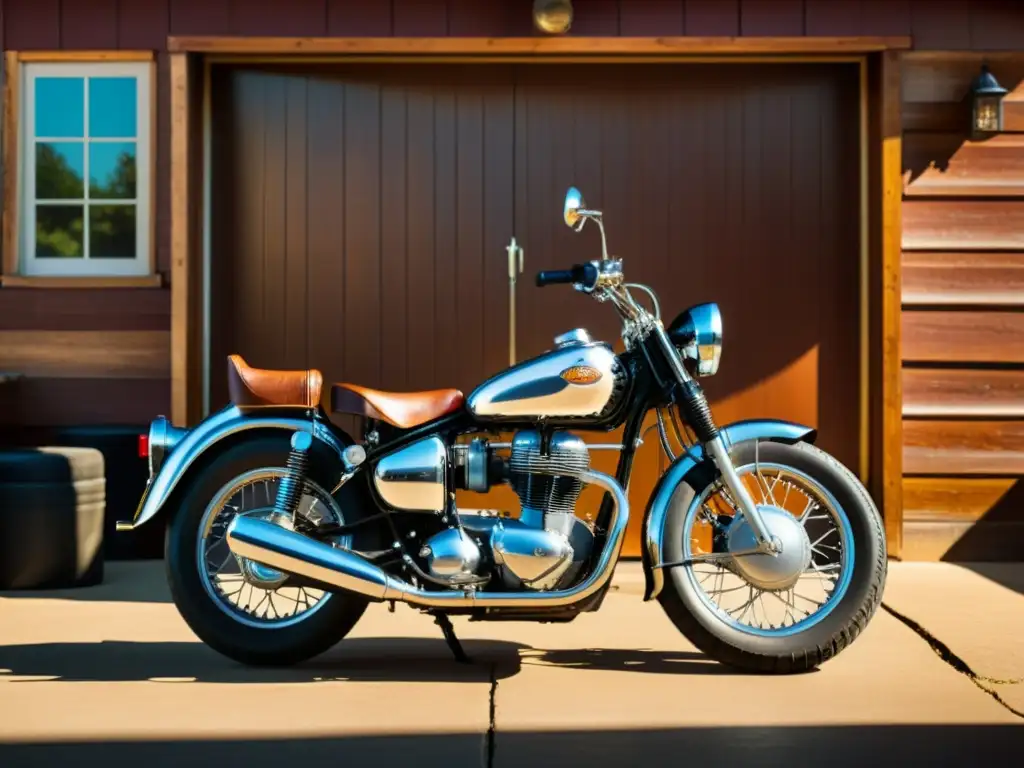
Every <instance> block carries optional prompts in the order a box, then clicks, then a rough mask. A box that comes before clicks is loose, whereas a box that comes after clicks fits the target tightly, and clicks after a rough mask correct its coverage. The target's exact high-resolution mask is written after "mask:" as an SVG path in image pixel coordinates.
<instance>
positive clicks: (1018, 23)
mask: <svg viewBox="0 0 1024 768" xmlns="http://www.w3.org/2000/svg"><path fill="white" fill-rule="evenodd" d="M970 11H971V48H973V49H974V50H976V51H986V50H987V51H1020V50H1024V5H1022V4H1021V3H1020V2H1019V1H1018V0H974V2H972V3H971V8H970Z"/></svg>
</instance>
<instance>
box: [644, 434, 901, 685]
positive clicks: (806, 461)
mask: <svg viewBox="0 0 1024 768" xmlns="http://www.w3.org/2000/svg"><path fill="white" fill-rule="evenodd" d="M757 454H758V458H759V460H760V461H761V462H773V463H775V464H782V465H787V466H790V467H793V468H794V469H797V470H799V471H800V472H803V473H805V474H806V475H808V476H810V477H812V478H813V479H814V480H815V481H816V482H817V483H819V484H820V485H821V486H822V487H823V488H824V489H825V490H827V491H828V492H829V493H830V494H831V495H832V497H834V499H835V500H836V501H837V502H838V504H839V505H840V506H841V507H842V509H843V511H844V512H845V514H846V517H847V519H848V520H849V523H850V528H851V534H852V537H853V544H854V563H853V573H852V577H851V579H850V582H849V585H848V586H847V588H846V591H845V594H843V595H842V596H841V597H839V599H838V602H837V603H836V604H835V605H834V606H833V607H832V608H831V611H830V613H828V615H826V616H824V618H822V619H821V620H820V621H819V622H818V623H817V624H813V625H811V626H809V627H808V628H807V629H806V630H804V631H798V632H795V633H793V634H789V635H781V636H771V637H766V636H759V635H755V634H749V633H746V632H744V631H742V630H740V629H737V628H735V627H733V626H731V625H729V624H728V623H726V622H725V621H724V620H723V619H722V618H721V617H720V616H719V615H718V613H716V612H715V611H714V610H713V609H712V608H710V607H709V606H708V605H707V603H706V602H705V601H704V599H702V595H700V594H698V593H697V592H696V591H695V588H694V586H693V582H692V580H691V578H689V574H688V573H687V570H688V568H687V566H680V567H677V568H671V569H667V571H666V573H665V584H664V587H663V589H662V591H661V594H660V595H659V596H658V600H659V602H660V603H661V606H662V608H664V610H665V613H666V614H668V617H669V619H670V620H671V621H672V623H673V624H675V626H676V628H677V629H678V630H679V631H680V632H682V633H683V635H685V636H686V638H687V639H688V640H689V641H690V642H691V643H693V644H694V645H695V646H697V648H699V649H700V650H701V651H703V652H704V653H706V654H707V655H708V656H710V657H712V658H714V659H715V660H717V661H720V662H722V663H723V664H728V665H730V666H733V667H737V668H739V669H742V670H745V671H749V672H758V673H774V674H791V673H797V672H805V671H808V670H810V669H814V668H815V667H817V666H819V665H820V664H821V663H822V662H825V661H827V660H829V659H831V658H833V657H834V656H836V655H837V654H838V653H839V652H840V651H842V650H843V649H844V648H847V647H848V646H849V645H850V644H851V643H852V642H853V641H854V640H855V639H856V638H857V636H858V635H859V634H860V633H861V632H862V631H863V630H864V628H865V627H866V626H867V624H868V622H869V621H870V620H871V617H872V616H873V615H874V613H875V611H876V610H877V608H878V605H879V603H880V602H881V600H882V590H883V588H884V586H885V578H886V570H887V555H886V546H885V533H884V530H883V527H882V518H881V516H880V515H879V513H878V510H877V509H876V508H875V505H874V503H873V502H872V501H871V498H870V496H868V494H867V491H866V490H865V489H864V486H863V485H861V483H860V482H859V481H858V480H857V478H856V477H855V476H854V475H853V473H852V472H850V471H849V470H848V469H847V468H846V467H844V466H843V465H842V464H840V463H839V462H838V461H837V460H836V459H834V458H833V457H832V456H830V455H829V454H827V453H825V452H824V451H822V450H820V449H818V448H815V447H814V446H813V445H809V444H807V443H797V444H795V445H786V444H783V443H775V442H768V441H762V442H761V443H760V446H759V447H758V450H757ZM731 455H732V459H733V462H734V463H735V464H736V466H743V465H748V464H752V463H753V462H754V460H755V443H754V441H749V442H745V443H740V444H738V445H736V446H734V447H733V449H732V451H731ZM710 482H712V477H711V473H709V472H707V471H705V470H704V468H703V467H698V468H696V469H695V470H694V471H692V472H691V473H690V474H689V475H687V477H686V478H684V479H683V481H682V482H680V484H679V486H678V487H677V489H676V491H675V493H674V495H673V498H672V500H671V501H670V510H669V513H668V516H667V518H666V521H665V555H666V560H667V561H668V562H673V561H678V560H682V559H683V558H684V557H685V556H686V555H685V554H684V551H685V550H684V546H683V541H684V535H686V532H685V531H684V530H683V528H684V521H685V519H686V516H687V510H688V508H689V506H690V505H691V504H692V503H693V502H694V501H695V500H696V499H697V498H699V497H700V495H701V493H702V492H703V491H704V490H705V489H706V487H707V486H708V485H709V484H710Z"/></svg>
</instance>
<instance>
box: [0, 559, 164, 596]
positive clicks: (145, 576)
mask: <svg viewBox="0 0 1024 768" xmlns="http://www.w3.org/2000/svg"><path fill="white" fill-rule="evenodd" d="M104 571H105V572H104V576H103V583H102V584H98V585H96V586H95V587H81V588H78V589H50V590H35V589H25V590H18V591H4V592H0V598H5V597H6V598H15V599H18V598H20V599H35V600H85V601H90V602H111V603H169V602H171V592H170V590H169V588H168V586H167V576H166V573H165V571H164V563H163V561H162V560H141V561H128V562H125V561H107V562H106V563H104Z"/></svg>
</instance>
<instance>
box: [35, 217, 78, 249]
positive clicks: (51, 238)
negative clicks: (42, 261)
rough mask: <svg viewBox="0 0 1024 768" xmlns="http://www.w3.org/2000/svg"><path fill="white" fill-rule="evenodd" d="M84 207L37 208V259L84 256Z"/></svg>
mask: <svg viewBox="0 0 1024 768" xmlns="http://www.w3.org/2000/svg"><path fill="white" fill-rule="evenodd" d="M82 226H83V223H82V206H81V205H37V206H36V258H50V257H69V256H70V257H74V256H81V255H82Z"/></svg>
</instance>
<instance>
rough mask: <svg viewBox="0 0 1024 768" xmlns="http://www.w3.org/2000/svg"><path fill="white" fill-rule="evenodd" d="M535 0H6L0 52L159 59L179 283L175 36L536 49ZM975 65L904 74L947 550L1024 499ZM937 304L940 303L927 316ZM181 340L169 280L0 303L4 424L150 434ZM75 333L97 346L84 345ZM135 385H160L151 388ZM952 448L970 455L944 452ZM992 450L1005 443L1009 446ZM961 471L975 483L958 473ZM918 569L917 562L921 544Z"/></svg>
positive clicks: (755, 20)
mask: <svg viewBox="0 0 1024 768" xmlns="http://www.w3.org/2000/svg"><path fill="white" fill-rule="evenodd" d="M531 4H532V3H531V2H530V0H486V1H485V0H375V1H374V2H365V1H364V0H0V46H2V48H3V49H5V50H25V51H29V50H67V51H70V50H95V49H126V50H130V49H151V50H156V51H158V52H159V55H158V57H157V61H158V80H157V82H158V89H157V93H156V97H157V100H158V122H157V126H158V127H157V131H156V134H157V137H158V138H157V172H158V179H159V182H158V185H157V196H156V217H157V268H158V270H159V271H160V272H161V273H162V274H163V275H164V278H165V280H166V279H167V278H168V276H169V272H170V240H171V237H170V224H169V220H170V199H169V183H168V179H169V167H170V130H169V125H170V109H169V104H170V93H169V82H170V80H169V71H170V66H169V57H168V55H167V53H166V52H165V47H166V41H167V37H168V35H310V36H313V35H328V36H387V35H396V36H506V35H509V36H511V35H531V34H535V33H534V32H533V30H532V28H531V25H530V6H531ZM574 5H575V10H576V19H575V22H574V25H573V29H572V32H571V34H573V35H580V36H585V35H595V36H606V35H610V36H613V35H622V36H647V35H659V36H663V35H688V36H695V37H697V36H800V35H806V36H825V35H911V36H912V37H913V41H914V47H915V48H916V49H917V50H919V51H920V50H935V51H960V52H970V51H1008V50H1021V49H1022V48H1024V24H1022V23H1021V16H1022V11H1021V5H1020V3H1019V1H1017V0H941V1H939V2H937V1H936V0H576V1H575V3H574ZM977 64H978V61H977V60H971V63H970V64H969V65H968V64H963V63H962V62H961V63H956V64H952V63H946V64H940V63H936V62H935V61H931V62H918V63H914V64H913V65H910V66H908V69H907V82H906V96H905V103H904V107H903V119H904V123H905V126H906V128H907V135H906V142H905V145H904V146H905V154H904V159H905V164H906V168H907V170H908V171H910V172H911V176H912V183H911V184H910V186H909V187H908V191H907V195H906V212H905V221H906V240H905V255H904V269H905V271H906V273H905V274H906V279H905V281H904V300H905V304H906V307H907V312H906V318H907V325H906V327H905V331H904V332H905V334H906V339H907V345H906V348H907V354H908V359H907V366H906V371H905V378H904V385H905V387H906V410H905V415H906V419H907V427H908V430H907V442H908V447H907V458H908V461H907V468H908V469H907V471H908V473H912V475H913V476H911V475H908V478H907V480H906V490H907V495H906V509H907V519H908V520H909V521H910V524H911V526H917V527H921V530H922V531H924V530H925V528H927V529H928V530H930V531H939V530H940V528H939V527H936V526H946V528H944V529H942V530H943V531H945V533H942V534H941V535H940V537H939V538H940V540H941V536H944V535H947V534H948V532H949V531H951V530H957V529H956V528H955V526H956V525H957V524H959V525H961V529H959V530H967V528H968V527H969V526H970V524H971V523H973V522H974V521H975V520H978V519H981V518H985V520H986V521H991V522H1002V521H1003V519H1004V518H1003V517H1002V515H1003V514H1004V513H1003V512H1001V511H1000V510H1003V509H1009V508H1012V506H1013V505H1012V503H1011V502H1012V499H1013V498H1017V497H1019V496H1020V492H1021V488H1022V485H1024V484H1022V483H1018V482H1017V481H1016V480H1015V479H1014V477H1015V475H1014V472H1018V473H1019V472H1020V471H1022V469H1021V468H1020V467H1019V466H1016V465H1014V464H1013V462H1014V461H1017V460H1021V461H1024V459H1020V456H1021V455H1024V454H1022V453H1016V454H1015V453H1014V450H1015V449H1014V448H1013V446H1014V445H1016V444H1018V443H1019V441H1020V440H1021V439H1022V438H1021V427H1020V422H1018V421H1016V419H1018V418H1021V417H1022V413H1021V406H1020V403H1021V394H1022V391H1024V389H1022V388H1024V371H1022V370H1021V369H1020V367H1016V368H1015V367H1012V366H1007V365H1006V364H1005V363H1006V361H1007V360H1014V361H1016V363H1018V364H1019V363H1022V362H1024V351H1022V349H1021V345H1022V343H1021V341H1020V339H1021V338H1022V331H1024V329H1022V327H1021V321H1020V317H1021V316H1020V315H1018V314H1015V313H1016V312H1017V309H1016V308H1015V307H1016V305H1017V304H1019V303H1020V301H1021V299H1020V297H1021V295H1022V289H1024V270H1022V268H1021V261H1020V258H1021V254H1020V250H1019V249H1022V248H1024V241H1022V240H1021V236H1020V232H1022V231H1024V198H1020V197H1019V196H1020V195H1021V187H1022V185H1024V182H1022V181H1021V179H1022V175H1021V173H1019V171H1021V170H1022V169H1024V154H1022V149H1021V142H1022V141H1024V136H1021V135H1016V136H1010V135H1006V136H1002V137H998V138H996V139H993V140H991V141H989V142H986V143H985V144H984V145H977V146H976V145H974V144H965V143H964V141H963V136H962V134H960V131H961V130H962V125H963V110H962V106H960V105H957V104H956V101H957V99H958V98H959V95H960V91H959V90H956V89H962V88H963V87H964V85H965V83H966V82H967V81H968V80H969V75H970V73H972V72H974V71H976V68H977ZM993 68H994V69H995V71H996V73H997V75H998V76H999V77H1000V79H1001V80H1002V81H1003V82H1004V84H1010V83H1013V84H1015V83H1016V82H1018V81H1019V79H1020V78H1019V77H1016V79H1014V78H1015V75H1014V72H1018V73H1019V67H1018V68H1017V69H1015V70H1013V71H1008V70H1007V69H1005V62H1004V63H996V64H995V65H994V67H993ZM954 86H955V89H953V90H950V89H951V88H953V87H954ZM1007 115H1008V119H1009V118H1011V117H1012V118H1013V119H1015V120H1017V121H1021V120H1024V100H1017V101H1014V102H1012V103H1010V104H1008V106H1007ZM954 156H955V158H954ZM934 158H940V159H941V158H954V159H955V161H956V162H955V163H954V162H952V160H951V163H950V169H951V171H950V172H943V170H942V166H941V165H939V167H938V168H936V169H929V168H928V161H929V160H930V159H934ZM915 168H916V169H918V170H917V172H914V169H915ZM1018 200H1019V201H1020V202H1018ZM925 304H937V305H939V308H931V310H930V311H925V310H924V305H925ZM965 319H967V321H968V323H967V324H966V325H965V322H964V321H965ZM169 328H170V296H169V291H168V289H167V287H166V285H165V287H164V288H161V289H118V290H98V289H77V290H40V289H27V288H0V332H3V333H4V336H3V337H2V338H0V369H9V368H13V369H22V370H23V371H24V372H26V373H28V374H29V378H28V379H26V380H25V381H24V382H22V383H20V384H19V385H17V387H16V388H13V389H11V388H2V389H0V426H2V425H4V424H7V425H11V424H15V425H24V424H60V423H103V422H107V423H110V422H122V423H142V422H144V421H146V420H148V419H149V418H150V417H151V416H152V415H153V414H155V413H160V412H167V411H168V410H169V406H170V383H169V379H168V375H167V365H166V363H160V364H156V358H155V357H154V355H156V350H161V349H164V348H165V347H164V346H163V345H164V344H165V342H164V340H163V337H161V336H160V334H161V333H166V332H167V331H168V330H169ZM36 332H46V333H43V334H41V335H40V334H38V333H36ZM70 333H76V334H84V335H83V336H80V337H69V336H68V334H70ZM115 333H117V335H113V334H115ZM122 333H123V334H124V335H122ZM69 338H70V339H71V341H69ZM935 339H938V342H936V341H935ZM78 341H83V342H85V343H82V344H79V343H77V342H78ZM8 342H10V343H8ZM100 342H102V344H103V345H109V346H104V349H105V350H106V351H108V352H109V354H110V355H112V357H113V359H115V360H122V361H124V360H128V361H130V362H129V363H125V364H119V365H113V366H110V367H109V368H102V369H98V368H97V367H95V365H94V364H93V362H91V361H88V360H87V359H86V357H87V355H88V354H93V353H94V352H90V350H95V346H94V345H95V344H96V343H100ZM69 350H70V351H69ZM65 356H69V357H67V366H66V367H63V368H60V369H59V370H58V369H55V368H54V367H53V366H52V361H53V360H56V359H61V360H63V359H65ZM991 358H996V360H991ZM144 361H149V362H148V363H146V362H144ZM947 362H950V363H958V364H959V365H952V366H947V365H946V363H947ZM1000 363H1001V364H1002V365H1001V367H1000ZM150 364H152V365H151V367H146V366H147V365H150ZM140 365H141V366H142V368H141V369H140V367H139V366H140ZM993 365H994V366H996V368H995V369H993ZM140 370H145V372H146V373H145V375H144V376H143V375H142V374H140ZM126 371H130V372H131V375H128V374H126V373H125V372H126ZM214 375H216V371H214ZM14 393H16V394H14ZM971 419H982V420H984V419H988V420H990V421H989V422H988V423H989V425H990V426H991V427H992V428H991V429H988V428H983V427H982V428H979V427H977V426H973V427H972V426H965V425H968V424H975V425H976V424H978V423H985V422H984V421H981V422H978V421H974V422H972V421H970V420H971ZM940 435H943V436H942V437H940ZM940 440H941V441H945V442H948V443H949V444H950V445H953V444H956V445H959V446H960V447H959V448H957V449H953V450H950V449H947V450H945V451H935V450H933V449H932V448H930V447H929V446H930V445H936V444H938V443H939V441H940ZM951 440H952V441H954V442H949V441H951ZM955 441H959V442H955ZM993 441H1002V442H996V443H994V442H993ZM1015 441H1017V442H1016V443H1015ZM979 445H980V446H982V448H979V447H978V446H979ZM993 445H998V446H999V448H998V450H997V451H993V450H992V446H993ZM986 446H987V447H986ZM979 451H980V453H979ZM994 453H998V454H999V456H1001V457H1002V458H1001V459H1000V460H999V461H1000V462H1001V463H1000V466H1001V467H1003V470H1002V471H1003V472H1004V474H1005V477H1000V478H997V479H992V480H990V479H978V478H977V477H970V472H971V471H970V470H965V467H966V466H967V465H968V463H969V462H968V461H967V458H969V457H972V456H973V457H976V456H979V455H980V456H992V455H993V454H994ZM1015 457H1016V458H1015ZM972 461H973V459H972ZM975 466H977V465H975ZM1010 469H1013V472H1010V471H1009V470H1010ZM964 474H967V475H968V477H967V479H964V478H963V477H957V475H961V476H962V475H964ZM1015 493H1016V494H1017V496H1014V494H1015ZM1000 499H1002V501H1000ZM1018 506H1020V505H1019V504H1018ZM1006 520H1007V522H1010V523H1013V524H1015V525H1016V524H1019V520H1020V518H1019V517H1013V516H1012V515H1011V516H1010V518H1007V519H1006ZM950 525H953V526H954V527H953V528H950V527H949V526H950ZM922 526H924V527H922ZM977 530H980V527H979V528H978V529H977ZM986 530H993V531H997V530H998V527H992V526H989V527H988V528H986ZM929 551H931V552H934V551H937V550H936V549H935V548H934V547H933V548H932V549H931V550H929ZM907 554H908V556H911V557H913V556H914V549H913V548H911V549H910V550H909V551H908V553H907Z"/></svg>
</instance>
